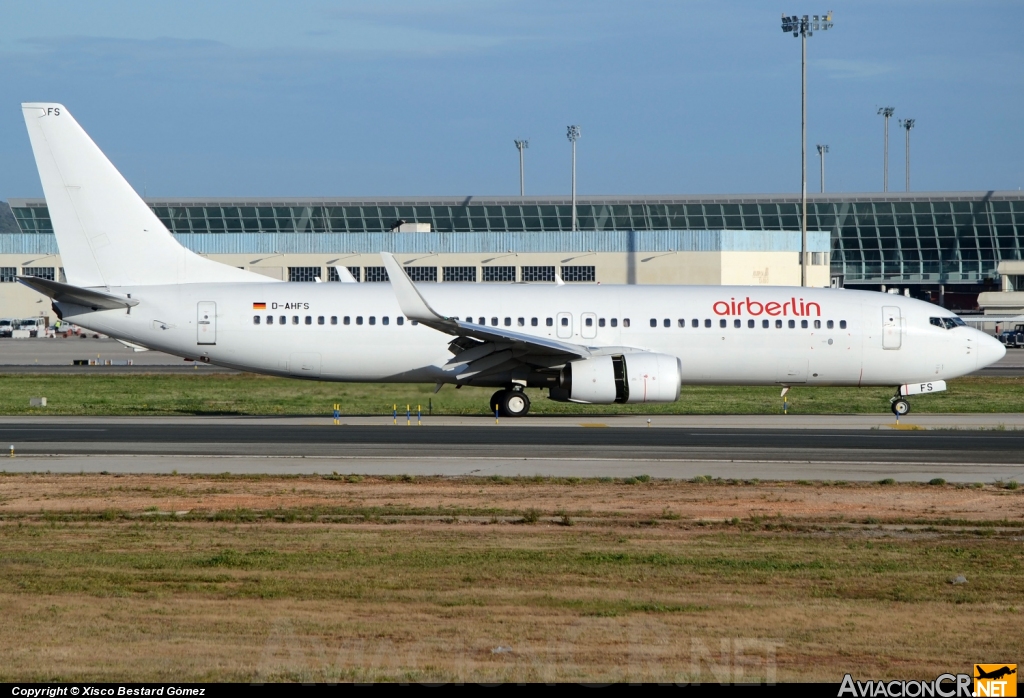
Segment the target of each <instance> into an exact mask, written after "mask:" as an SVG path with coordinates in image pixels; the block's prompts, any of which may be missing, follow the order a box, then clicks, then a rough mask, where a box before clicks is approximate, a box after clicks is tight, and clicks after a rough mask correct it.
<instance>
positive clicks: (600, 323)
mask: <svg viewBox="0 0 1024 698" xmlns="http://www.w3.org/2000/svg"><path fill="white" fill-rule="evenodd" d="M597 326H598V327H604V318H599V319H598V321H597Z"/></svg>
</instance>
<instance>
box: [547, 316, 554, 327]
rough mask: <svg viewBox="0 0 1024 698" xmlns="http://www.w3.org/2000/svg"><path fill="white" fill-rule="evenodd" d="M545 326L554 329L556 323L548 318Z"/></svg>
mask: <svg viewBox="0 0 1024 698" xmlns="http://www.w3.org/2000/svg"><path fill="white" fill-rule="evenodd" d="M544 324H545V325H547V326H548V327H553V326H554V324H555V321H554V320H552V319H551V318H547V319H546V320H545V321H544Z"/></svg>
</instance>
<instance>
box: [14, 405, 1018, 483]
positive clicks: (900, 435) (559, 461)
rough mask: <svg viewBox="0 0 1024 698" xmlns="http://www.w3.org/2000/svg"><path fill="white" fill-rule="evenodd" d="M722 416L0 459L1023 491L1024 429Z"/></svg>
mask: <svg viewBox="0 0 1024 698" xmlns="http://www.w3.org/2000/svg"><path fill="white" fill-rule="evenodd" d="M953 417H954V418H957V417H958V416H955V415H954V416H953ZM1005 417H1007V418H1012V417H1016V415H1006V416H1005ZM713 419H714V420H716V422H717V423H719V424H723V425H725V426H718V427H715V426H708V424H709V422H708V420H707V419H695V418H658V425H657V426H652V427H650V428H647V427H646V426H644V420H643V419H642V418H640V419H638V418H635V417H634V418H626V419H624V420H622V421H621V422H617V421H616V420H615V419H610V420H609V419H605V421H603V422H601V423H595V422H582V421H579V420H578V419H565V418H554V419H546V420H537V421H535V422H532V423H530V422H527V420H522V421H519V422H515V423H514V424H508V422H509V421H511V420H505V422H506V423H505V424H498V425H495V424H494V420H493V419H487V418H435V420H433V422H432V423H430V424H428V425H427V426H422V427H417V426H412V427H407V426H404V425H402V426H391V425H387V424H382V422H384V420H382V419H381V418H376V417H374V418H362V419H358V418H352V419H350V420H347V421H350V422H352V423H349V424H346V425H344V426H333V425H332V423H331V420H329V419H319V420H317V419H308V418H307V419H301V418H296V419H260V418H250V419H230V418H229V419H219V418H186V419H180V420H176V419H162V418H148V419H147V418H135V419H119V418H107V419H91V420H90V419H88V418H78V419H73V420H58V419H52V418H20V419H19V418H4V419H2V420H0V445H11V446H14V449H15V456H14V457H13V458H10V457H8V458H2V459H0V471H6V472H29V471H31V472H40V471H51V472H82V471H85V472H101V471H106V472H123V473H143V472H145V473H159V472H164V473H169V472H171V471H174V470H176V471H178V472H179V473H222V472H231V473H239V474H259V473H275V474H280V473H289V474H313V473H318V474H329V473H332V472H337V473H360V474H371V475H372V474H394V475H397V474H410V475H452V476H454V475H504V476H532V475H544V476H559V477H628V476H633V475H639V474H648V475H651V476H652V477H658V478H692V477H694V476H697V475H711V476H713V477H721V478H737V479H754V478H757V479H761V480H847V481H865V480H868V481H871V480H880V479H884V478H890V477H891V478H893V479H896V480H903V481H927V480H930V479H932V478H936V477H941V478H945V479H946V480H948V481H950V482H993V481H997V480H1002V481H1008V480H1018V481H1020V480H1024V431H1014V430H1012V429H1013V428H1015V427H1016V426H1017V425H1016V422H1015V421H1011V430H1009V431H1003V430H998V424H1002V423H995V422H991V423H992V424H996V426H995V427H992V428H993V429H996V430H991V431H978V430H974V431H954V430H934V429H932V430H924V429H921V430H907V431H905V430H895V429H891V428H889V427H891V426H892V424H891V423H890V424H882V425H876V426H874V427H873V428H871V427H867V428H866V427H863V426H858V425H857V424H856V423H855V424H854V425H853V426H852V427H849V428H836V427H831V426H827V424H828V420H834V419H837V418H826V419H818V420H815V419H813V418H797V419H795V420H792V422H793V423H794V426H787V425H785V424H784V423H783V420H780V419H773V418H757V417H743V418H728V417H716V418H713ZM783 419H785V418H783ZM1018 419H1019V418H1018ZM860 421H861V423H864V421H865V420H860ZM923 421H927V420H923ZM933 421H936V420H933ZM938 421H939V422H940V423H941V421H942V420H938ZM758 422H760V426H759V427H758V426H748V425H752V424H756V423H758ZM654 423H655V422H654V421H652V424H654ZM903 426H906V424H904V425H903Z"/></svg>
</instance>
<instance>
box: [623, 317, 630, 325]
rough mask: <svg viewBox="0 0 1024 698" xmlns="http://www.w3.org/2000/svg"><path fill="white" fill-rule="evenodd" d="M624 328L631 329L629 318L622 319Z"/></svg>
mask: <svg viewBox="0 0 1024 698" xmlns="http://www.w3.org/2000/svg"><path fill="white" fill-rule="evenodd" d="M622 326H623V327H629V318H628V317H624V318H622Z"/></svg>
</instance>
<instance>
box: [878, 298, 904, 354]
mask: <svg viewBox="0 0 1024 698" xmlns="http://www.w3.org/2000/svg"><path fill="white" fill-rule="evenodd" d="M902 344H903V319H902V318H901V317H900V309H899V308H897V307H896V306H894V305H887V306H884V307H883V308H882V348H883V349H899V348H900V346H902Z"/></svg>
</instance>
